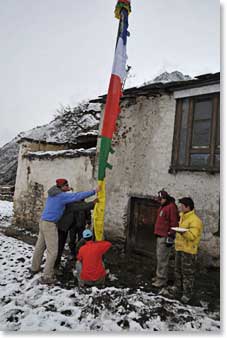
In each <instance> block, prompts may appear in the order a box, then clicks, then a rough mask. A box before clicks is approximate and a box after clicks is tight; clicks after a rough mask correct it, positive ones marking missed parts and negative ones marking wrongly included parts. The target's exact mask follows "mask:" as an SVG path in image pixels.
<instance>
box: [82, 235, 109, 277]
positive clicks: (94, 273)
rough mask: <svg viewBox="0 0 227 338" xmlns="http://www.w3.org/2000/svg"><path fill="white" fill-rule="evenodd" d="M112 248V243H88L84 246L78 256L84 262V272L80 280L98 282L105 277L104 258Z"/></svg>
mask: <svg viewBox="0 0 227 338" xmlns="http://www.w3.org/2000/svg"><path fill="white" fill-rule="evenodd" d="M111 246H112V244H111V243H110V242H107V241H99V242H93V241H88V242H87V243H86V244H85V245H83V246H82V247H81V248H80V250H79V252H78V255H77V259H78V260H79V261H81V262H82V271H81V274H80V278H81V279H82V280H87V281H96V280H98V279H100V278H103V277H105V275H106V270H105V269H104V266H103V262H102V256H103V254H104V253H105V252H106V251H107V250H109V248H110V247H111Z"/></svg>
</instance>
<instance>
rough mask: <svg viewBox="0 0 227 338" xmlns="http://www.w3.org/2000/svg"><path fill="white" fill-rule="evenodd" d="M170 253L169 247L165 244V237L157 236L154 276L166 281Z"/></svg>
mask: <svg viewBox="0 0 227 338" xmlns="http://www.w3.org/2000/svg"><path fill="white" fill-rule="evenodd" d="M170 253H171V247H167V246H166V238H165V237H157V242H156V258H157V268H156V277H157V279H159V280H161V281H163V282H167V281H168V267H169V258H170Z"/></svg>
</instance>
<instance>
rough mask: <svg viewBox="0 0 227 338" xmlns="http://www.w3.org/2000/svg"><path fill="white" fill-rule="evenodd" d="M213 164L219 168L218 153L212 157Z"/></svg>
mask: <svg viewBox="0 0 227 338" xmlns="http://www.w3.org/2000/svg"><path fill="white" fill-rule="evenodd" d="M214 166H215V167H216V168H220V154H216V155H215V158H214Z"/></svg>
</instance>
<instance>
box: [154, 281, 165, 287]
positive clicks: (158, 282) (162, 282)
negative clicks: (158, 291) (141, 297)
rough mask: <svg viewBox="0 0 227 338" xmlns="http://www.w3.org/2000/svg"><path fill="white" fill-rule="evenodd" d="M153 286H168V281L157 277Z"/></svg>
mask: <svg viewBox="0 0 227 338" xmlns="http://www.w3.org/2000/svg"><path fill="white" fill-rule="evenodd" d="M152 286H154V287H155V288H162V287H164V286H166V282H165V281H162V280H159V279H157V280H156V281H155V282H154V283H152Z"/></svg>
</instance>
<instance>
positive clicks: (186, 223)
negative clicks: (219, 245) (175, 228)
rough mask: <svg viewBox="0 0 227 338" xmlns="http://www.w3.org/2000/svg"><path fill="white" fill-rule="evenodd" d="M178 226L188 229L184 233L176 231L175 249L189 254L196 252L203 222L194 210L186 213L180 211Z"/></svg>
mask: <svg viewBox="0 0 227 338" xmlns="http://www.w3.org/2000/svg"><path fill="white" fill-rule="evenodd" d="M179 227H181V228H185V229H188V231H186V232H184V233H176V239H175V250H176V251H183V252H187V253H190V254H193V255H195V254H197V252H198V247H199V242H200V239H201V234H202V230H203V223H202V221H201V219H200V218H199V217H198V216H197V215H196V214H195V211H194V210H192V211H189V212H187V213H186V214H184V213H183V212H182V213H180V222H179Z"/></svg>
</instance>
